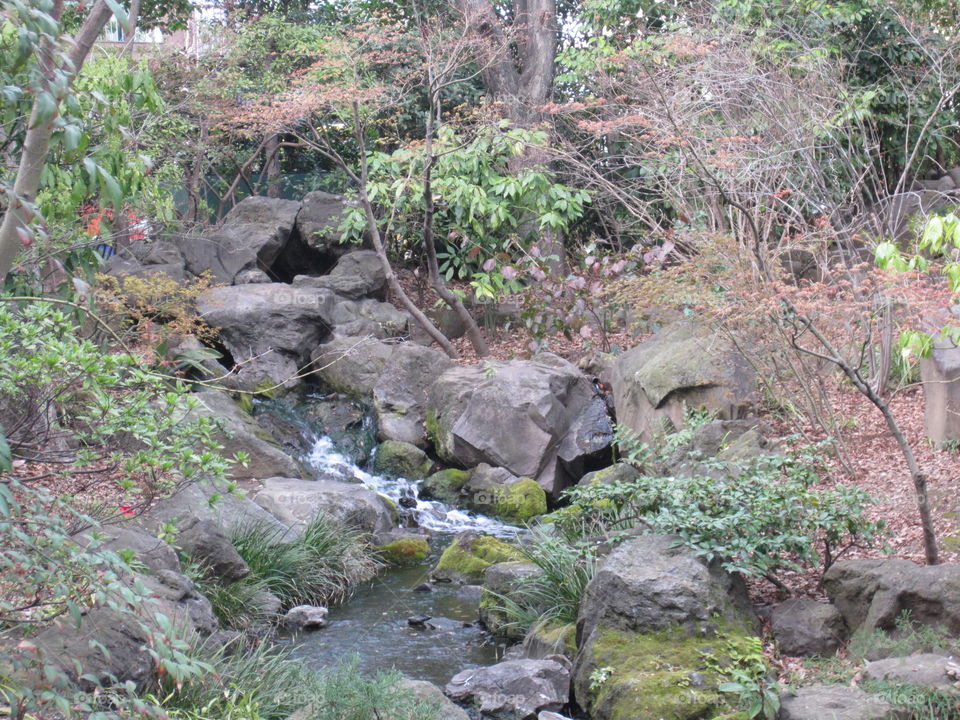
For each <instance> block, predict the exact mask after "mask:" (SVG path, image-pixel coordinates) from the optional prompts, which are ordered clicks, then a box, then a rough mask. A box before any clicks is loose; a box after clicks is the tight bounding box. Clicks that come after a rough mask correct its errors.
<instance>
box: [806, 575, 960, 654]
mask: <svg viewBox="0 0 960 720" xmlns="http://www.w3.org/2000/svg"><path fill="white" fill-rule="evenodd" d="M823 587H824V589H825V590H826V592H827V595H828V596H829V597H830V600H831V601H832V602H833V603H834V605H836V607H837V610H839V611H840V614H841V615H843V619H844V620H845V621H846V623H847V627H849V628H850V631H851V632H856V631H861V630H867V631H869V630H874V629H877V628H879V629H882V630H893V629H895V628H896V623H897V618H899V617H900V616H901V614H902V613H903V612H904V611H909V613H910V620H911V621H912V622H913V623H916V624H919V625H928V626H932V627H937V626H940V627H943V628H944V629H945V630H946V631H947V632H949V633H950V634H951V635H953V636H957V635H960V565H927V566H920V565H915V564H914V563H912V562H910V561H909V560H841V561H839V562H837V563H834V564H833V565H832V566H831V567H830V569H829V570H827V572H826V573H825V574H824V576H823Z"/></svg>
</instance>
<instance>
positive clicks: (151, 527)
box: [132, 482, 296, 542]
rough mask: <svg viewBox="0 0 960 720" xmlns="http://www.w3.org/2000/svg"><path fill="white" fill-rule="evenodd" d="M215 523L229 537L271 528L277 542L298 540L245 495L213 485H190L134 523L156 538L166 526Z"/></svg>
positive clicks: (192, 483)
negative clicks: (249, 529) (252, 527)
mask: <svg viewBox="0 0 960 720" xmlns="http://www.w3.org/2000/svg"><path fill="white" fill-rule="evenodd" d="M192 519H197V520H213V521H215V522H216V523H217V525H218V526H219V527H220V529H221V530H223V532H224V533H225V534H226V535H228V536H229V535H230V534H231V533H232V532H233V531H234V530H238V529H241V528H244V527H247V526H250V525H259V526H265V527H268V528H271V529H272V530H273V532H274V533H275V534H276V538H277V541H278V542H280V541H285V540H292V539H293V538H295V537H296V536H295V534H293V533H292V532H291V531H290V529H289V528H288V527H287V526H286V525H284V524H283V523H281V522H280V521H279V520H277V519H276V518H275V517H274V516H273V515H271V514H270V513H268V512H267V511H266V510H264V509H263V508H262V507H260V506H259V505H257V504H256V503H255V502H253V501H252V500H251V499H250V498H249V497H247V496H246V495H237V494H232V493H230V492H228V491H226V490H225V489H224V488H222V487H218V486H216V485H215V484H213V483H212V482H191V483H187V484H185V485H182V486H180V487H178V488H177V491H176V492H175V493H174V494H173V495H171V496H169V497H166V498H164V499H163V500H161V501H160V502H158V503H157V504H156V505H154V506H153V507H151V508H150V509H149V510H147V511H146V512H145V513H143V515H141V516H140V517H138V518H136V520H134V522H133V523H132V524H133V525H134V526H135V527H136V528H138V529H141V530H144V531H145V532H147V533H148V534H151V535H156V534H157V533H159V532H160V531H161V529H162V528H163V527H164V526H165V525H167V524H170V523H172V524H174V525H179V524H180V523H185V522H189V521H190V520H192Z"/></svg>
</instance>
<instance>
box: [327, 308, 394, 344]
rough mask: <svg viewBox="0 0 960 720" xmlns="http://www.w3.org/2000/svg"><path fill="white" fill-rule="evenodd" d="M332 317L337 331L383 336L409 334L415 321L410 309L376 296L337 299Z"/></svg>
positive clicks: (357, 334)
mask: <svg viewBox="0 0 960 720" xmlns="http://www.w3.org/2000/svg"><path fill="white" fill-rule="evenodd" d="M331 320H332V322H333V330H334V333H335V334H337V335H341V336H344V337H357V336H366V335H369V336H371V337H375V338H378V339H380V340H386V339H395V338H402V337H406V336H407V335H409V333H410V325H411V324H412V323H413V319H412V318H411V317H410V315H409V314H408V313H405V312H403V311H401V310H398V309H397V308H395V307H394V306H393V305H391V304H390V303H386V302H380V301H379V300H374V299H373V298H367V299H365V300H340V301H338V302H337V304H336V305H335V306H334V308H333V314H332V315H331Z"/></svg>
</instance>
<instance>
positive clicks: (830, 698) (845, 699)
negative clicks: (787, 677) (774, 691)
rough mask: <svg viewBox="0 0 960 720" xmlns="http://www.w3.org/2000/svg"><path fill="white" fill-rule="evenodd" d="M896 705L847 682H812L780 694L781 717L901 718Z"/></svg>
mask: <svg viewBox="0 0 960 720" xmlns="http://www.w3.org/2000/svg"><path fill="white" fill-rule="evenodd" d="M899 717H900V714H899V713H898V712H897V711H896V710H895V709H894V708H893V706H892V705H890V704H889V703H887V702H885V701H884V700H881V699H880V698H878V697H874V696H872V695H868V694H867V693H865V692H864V691H863V690H860V689H859V688H853V687H848V686H845V685H811V686H810V687H805V688H800V689H799V690H797V691H796V692H794V693H785V694H784V695H782V696H781V697H780V720H826V719H827V718H829V719H830V720H897V718H899Z"/></svg>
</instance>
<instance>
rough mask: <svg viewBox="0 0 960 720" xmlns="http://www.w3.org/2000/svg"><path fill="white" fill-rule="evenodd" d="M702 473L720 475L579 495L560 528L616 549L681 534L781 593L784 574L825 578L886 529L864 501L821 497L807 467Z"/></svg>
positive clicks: (844, 491) (761, 463) (844, 494)
mask: <svg viewBox="0 0 960 720" xmlns="http://www.w3.org/2000/svg"><path fill="white" fill-rule="evenodd" d="M704 467H705V470H706V472H707V473H709V472H711V471H712V472H715V473H716V474H715V475H710V474H706V473H704V474H697V475H694V476H691V477H652V476H641V477H640V478H639V479H637V480H635V481H632V482H627V483H611V484H608V485H600V484H598V485H592V486H588V487H575V488H572V489H571V490H569V491H567V498H568V499H569V500H570V503H571V505H570V506H569V507H568V508H564V509H562V510H560V511H558V512H557V513H555V514H554V520H555V522H556V524H557V526H558V527H559V528H560V530H561V532H563V533H564V535H565V536H566V537H567V538H568V539H572V540H576V539H580V538H584V537H590V536H601V537H603V538H605V539H608V540H613V541H616V540H617V539H618V536H619V535H620V534H621V533H623V532H624V531H627V530H631V529H633V528H636V527H642V528H645V529H646V530H648V531H650V532H658V533H670V534H676V535H678V536H679V537H680V538H681V540H682V541H683V542H684V543H685V544H687V545H689V546H690V547H692V548H693V549H695V550H696V551H697V552H698V553H699V554H700V555H702V556H704V557H706V558H707V559H708V560H713V559H718V560H719V561H720V562H721V564H722V565H723V567H724V568H725V569H727V570H728V571H730V572H735V573H739V574H741V575H744V576H748V577H764V578H766V579H768V580H769V581H770V582H772V583H774V584H775V585H778V586H781V585H782V583H780V581H779V580H778V579H777V577H776V574H777V573H778V572H779V571H781V570H784V569H794V570H799V569H801V564H802V563H811V564H820V565H822V567H823V569H826V568H828V567H829V566H830V565H831V564H832V563H833V562H834V561H836V559H837V558H838V557H840V556H841V555H842V554H843V553H845V552H846V551H847V550H849V549H850V548H853V547H856V546H863V545H869V544H872V543H874V542H876V540H877V539H878V538H879V537H880V536H881V535H882V534H883V533H884V532H885V527H884V523H883V522H882V521H879V522H874V521H870V520H868V519H867V518H866V516H865V515H864V510H865V508H866V506H867V505H868V503H869V502H870V498H869V496H868V495H867V493H865V492H864V491H862V490H859V489H856V488H850V487H844V486H837V487H834V488H830V489H825V490H821V489H815V488H814V487H813V484H814V482H815V481H816V480H817V476H816V474H815V466H814V465H813V464H812V463H811V461H810V459H809V458H790V457H782V456H764V457H758V458H754V459H752V460H746V461H740V462H739V463H738V464H737V466H736V467H734V466H733V465H731V464H728V463H720V462H715V461H714V462H705V463H704ZM818 546H819V548H820V549H819V551H818Z"/></svg>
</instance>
